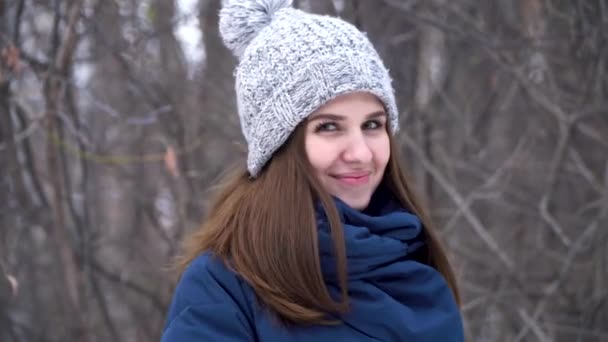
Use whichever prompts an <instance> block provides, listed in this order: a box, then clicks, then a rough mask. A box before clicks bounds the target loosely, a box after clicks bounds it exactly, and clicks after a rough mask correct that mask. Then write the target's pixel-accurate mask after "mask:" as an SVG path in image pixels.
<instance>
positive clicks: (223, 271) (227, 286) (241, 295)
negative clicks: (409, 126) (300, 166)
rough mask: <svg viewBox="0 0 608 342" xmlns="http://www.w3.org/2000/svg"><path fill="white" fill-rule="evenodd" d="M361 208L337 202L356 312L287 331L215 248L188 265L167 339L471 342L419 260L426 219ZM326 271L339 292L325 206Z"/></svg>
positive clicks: (440, 283)
mask: <svg viewBox="0 0 608 342" xmlns="http://www.w3.org/2000/svg"><path fill="white" fill-rule="evenodd" d="M376 201H379V202H380V203H375V205H374V206H371V207H370V208H369V210H367V211H365V212H359V211H356V210H353V209H351V208H350V207H348V206H347V205H346V204H345V203H343V202H341V201H340V200H338V199H336V205H337V208H338V210H339V213H340V215H341V218H342V222H343V224H344V233H345V239H346V250H347V257H348V276H349V284H348V289H349V296H350V303H351V311H349V312H348V313H347V314H345V315H344V316H342V317H340V318H341V320H342V322H343V323H341V324H340V325H337V326H306V327H290V328H285V327H282V326H280V325H278V324H277V323H276V320H274V319H273V318H272V317H271V316H270V315H269V314H268V313H267V312H266V311H264V310H263V309H262V308H261V307H260V306H259V305H258V304H256V299H255V294H254V292H253V290H252V288H251V287H250V286H249V285H248V284H247V283H246V282H244V281H243V280H242V279H241V278H240V277H239V276H237V275H236V274H235V273H233V272H231V271H230V270H229V269H228V268H227V267H226V266H225V265H224V263H223V262H222V261H221V260H219V259H217V258H214V257H213V256H212V255H211V254H210V253H204V254H202V255H200V256H199V257H198V258H196V259H195V260H194V261H193V262H192V263H191V264H190V265H189V267H188V268H187V269H186V271H185V272H184V274H183V275H182V278H181V279H180V281H179V283H178V285H177V288H176V290H175V293H174V297H173V302H172V304H171V307H170V310H169V314H168V317H167V322H166V325H165V329H164V333H163V337H162V341H163V342H195V341H197V342H198V341H226V342H228V341H294V342H297V341H331V342H339V341H349V342H355V341H408V342H431V341H432V342H462V341H464V336H463V327H462V320H461V315H460V312H459V310H458V308H457V305H456V303H455V300H454V297H453V295H452V293H451V291H450V289H449V288H448V286H447V283H446V282H445V280H444V278H443V277H442V276H441V274H440V273H439V272H437V271H436V270H435V269H433V268H432V267H429V266H427V265H426V264H424V263H423V262H420V261H417V260H415V258H414V257H413V255H415V253H416V251H418V252H419V251H421V249H422V248H424V238H423V237H424V234H422V229H423V228H422V226H421V224H420V221H419V220H418V218H417V217H416V216H414V215H412V214H410V213H408V212H406V211H405V210H403V209H400V208H399V207H398V206H396V205H395V201H385V200H378V199H376ZM317 219H318V225H319V248H320V253H321V260H322V270H323V274H324V277H325V279H326V284H327V287H328V289H329V291H330V293H332V294H335V295H337V294H338V288H337V286H336V274H335V263H334V259H333V256H332V254H331V246H332V243H331V239H330V233H329V227H328V224H327V220H326V217H325V215H324V213H323V211H322V210H317Z"/></svg>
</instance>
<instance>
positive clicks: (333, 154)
mask: <svg viewBox="0 0 608 342" xmlns="http://www.w3.org/2000/svg"><path fill="white" fill-rule="evenodd" d="M386 125H387V115H386V112H385V110H384V106H383V105H382V103H381V102H380V101H379V100H378V98H376V97H375V96H374V95H372V94H369V93H363V92H357V93H349V94H345V95H341V96H339V97H337V98H335V99H333V100H331V101H329V102H327V103H326V104H324V105H323V106H322V107H320V108H319V109H317V110H316V111H315V112H314V113H312V114H311V115H310V116H309V117H308V119H307V123H306V134H305V148H306V154H307V157H308V160H309V161H310V163H311V164H312V167H313V169H314V170H315V173H316V175H317V177H318V179H319V180H320V181H321V184H322V185H323V187H324V188H325V190H326V191H328V192H329V193H330V194H331V195H334V196H336V197H338V198H339V199H341V200H342V201H344V202H345V203H346V204H348V205H349V206H351V207H352V208H354V209H357V210H363V209H365V208H366V207H367V206H368V204H369V201H370V198H371V196H372V194H373V193H374V191H375V190H376V188H377V187H378V184H380V181H381V180H382V177H383V175H384V170H385V169H386V164H387V163H388V160H389V157H390V143H389V137H388V131H387V128H386Z"/></svg>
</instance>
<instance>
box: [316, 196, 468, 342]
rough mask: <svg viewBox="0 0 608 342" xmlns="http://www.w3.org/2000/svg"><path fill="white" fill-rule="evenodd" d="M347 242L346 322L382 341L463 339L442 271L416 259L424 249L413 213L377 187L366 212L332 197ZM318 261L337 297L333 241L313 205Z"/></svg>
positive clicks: (416, 218) (325, 222) (318, 206)
mask: <svg viewBox="0 0 608 342" xmlns="http://www.w3.org/2000/svg"><path fill="white" fill-rule="evenodd" d="M335 204H336V207H337V209H338V212H339V214H340V218H341V221H342V223H343V229H344V237H345V243H346V254H347V269H348V291H349V298H350V303H351V310H350V311H349V312H348V313H347V314H345V315H343V316H342V317H340V318H341V319H342V321H343V322H344V324H346V325H348V326H350V327H351V328H353V329H356V330H358V331H359V332H360V333H362V334H364V335H367V336H369V337H370V338H372V339H378V340H381V341H416V342H419V341H429V342H430V341H433V342H438V341H441V342H450V341H454V342H457V341H458V342H460V341H464V333H463V326H462V318H461V315H460V311H459V309H458V307H457V304H456V302H455V300H454V297H453V294H452V292H451V290H450V288H449V287H448V285H447V282H446V281H445V279H444V278H443V276H442V275H441V274H440V273H439V272H438V271H437V270H435V269H434V268H432V267H430V266H428V265H426V264H425V263H423V262H420V261H417V260H415V259H414V257H413V255H414V254H415V253H416V251H418V252H421V251H424V248H425V239H424V233H423V227H422V224H421V222H420V220H419V219H418V217H417V216H415V215H413V214H411V213H409V212H407V211H406V210H404V209H403V208H401V207H400V205H398V201H396V200H395V199H394V198H393V197H392V196H391V195H389V194H388V192H386V191H382V190H378V191H377V193H376V194H375V195H374V196H373V197H372V201H371V205H370V207H369V208H368V209H366V210H365V211H363V212H361V211H357V210H354V209H352V208H350V207H349V206H348V205H347V204H346V203H344V202H343V201H341V200H339V199H337V198H335ZM317 222H318V226H319V249H320V253H321V266H322V270H323V275H324V277H325V279H326V283H327V286H328V288H329V290H330V292H331V293H332V295H334V296H338V294H339V290H338V286H337V273H336V269H335V258H334V256H333V252H332V250H333V243H332V239H331V235H330V228H329V224H328V221H327V217H326V215H325V213H324V211H323V210H322V208H321V206H320V205H317Z"/></svg>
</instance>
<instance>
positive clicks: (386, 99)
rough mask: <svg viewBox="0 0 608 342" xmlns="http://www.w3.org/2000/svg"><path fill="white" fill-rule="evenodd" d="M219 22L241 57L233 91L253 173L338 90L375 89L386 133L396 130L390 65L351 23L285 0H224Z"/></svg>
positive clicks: (340, 93)
mask: <svg viewBox="0 0 608 342" xmlns="http://www.w3.org/2000/svg"><path fill="white" fill-rule="evenodd" d="M219 19H220V20H219V29H220V34H221V36H222V39H223V41H224V44H225V45H226V46H227V47H228V48H229V49H230V50H232V52H233V53H234V54H235V55H236V56H237V58H238V59H239V64H238V66H237V68H236V70H235V78H236V84H235V90H236V97H237V105H238V114H239V119H240V123H241V130H242V132H243V135H244V136H245V140H246V141H247V148H248V154H247V169H248V171H249V173H250V175H251V176H252V177H256V176H258V174H259V172H260V171H261V170H262V168H263V167H264V165H265V164H266V163H267V162H268V160H269V159H270V158H271V157H272V155H273V153H274V152H276V150H277V149H278V148H279V147H281V145H282V144H283V143H285V141H286V140H287V138H288V137H289V135H290V134H291V133H292V132H293V130H294V129H295V128H296V126H297V125H298V124H299V123H300V122H302V120H304V119H305V118H306V117H308V116H309V115H310V114H311V113H312V112H314V111H315V110H316V109H317V108H319V107H320V106H322V105H323V104H324V103H326V102H327V101H329V100H331V99H333V98H335V97H337V96H338V95H342V94H345V93H349V92H354V91H366V92H369V93H372V94H374V95H375V96H376V97H378V98H379V99H380V100H381V101H382V103H383V104H384V106H385V108H386V111H387V114H388V119H389V128H390V130H391V132H392V133H395V132H396V131H397V130H398V115H397V106H396V103H395V96H394V93H393V88H392V86H391V78H390V76H389V74H388V70H387V69H386V67H385V66H384V64H383V63H382V60H381V59H380V56H379V55H378V53H377V52H376V50H375V49H374V47H373V46H372V44H371V43H370V41H369V40H368V39H367V37H366V35H365V34H364V33H362V32H360V31H359V30H358V29H357V28H356V27H354V26H353V25H351V24H349V23H347V22H346V21H343V20H341V19H339V18H334V17H330V16H321V15H315V14H310V13H305V12H303V11H301V10H298V9H295V8H292V7H291V0H224V6H223V8H222V9H221V10H220V18H219Z"/></svg>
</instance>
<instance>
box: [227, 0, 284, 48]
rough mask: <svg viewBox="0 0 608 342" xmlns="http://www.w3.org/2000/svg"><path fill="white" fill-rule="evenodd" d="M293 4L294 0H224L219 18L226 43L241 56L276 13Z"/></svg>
mask: <svg viewBox="0 0 608 342" xmlns="http://www.w3.org/2000/svg"><path fill="white" fill-rule="evenodd" d="M291 5H292V0H224V6H223V7H222V9H221V10H220V20H219V29H220V35H221V36H222V40H223V41H224V44H225V45H226V46H227V47H228V48H229V49H230V50H232V53H233V54H234V55H235V56H236V57H237V58H240V57H241V56H242V55H243V52H244V51H245V48H247V46H248V45H249V43H251V41H252V40H253V39H254V38H255V37H256V36H257V34H258V33H259V32H260V31H261V30H262V29H263V28H264V27H266V26H267V25H268V24H270V22H271V21H272V18H273V16H274V14H275V13H276V12H277V11H278V10H280V9H283V8H290V7H291Z"/></svg>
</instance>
